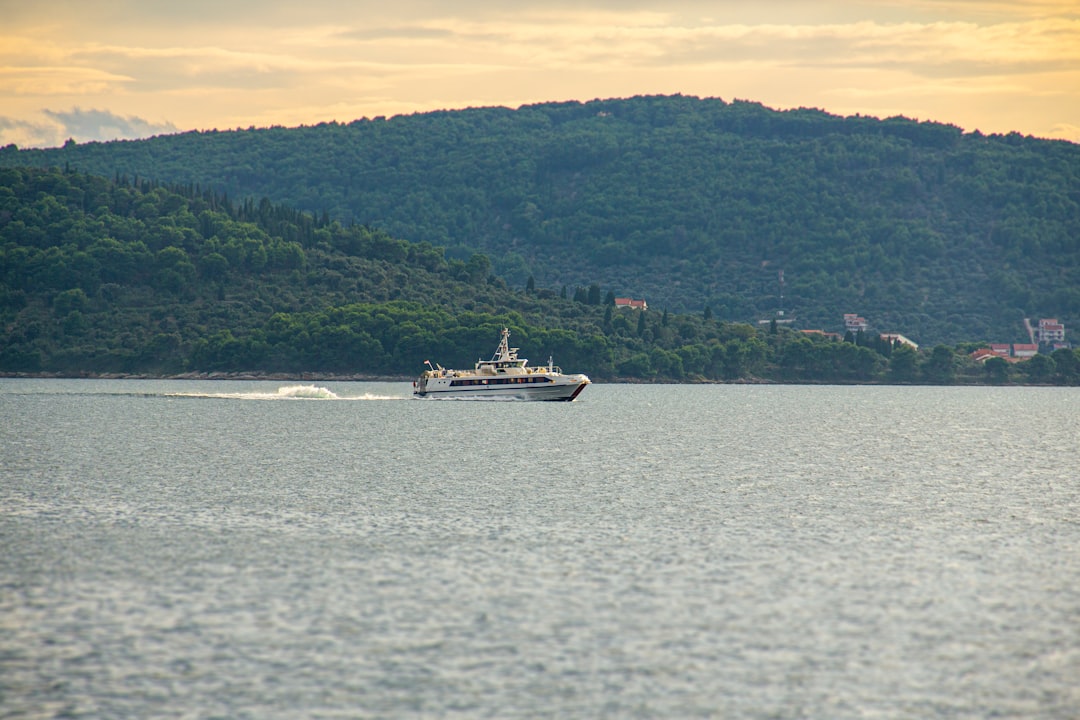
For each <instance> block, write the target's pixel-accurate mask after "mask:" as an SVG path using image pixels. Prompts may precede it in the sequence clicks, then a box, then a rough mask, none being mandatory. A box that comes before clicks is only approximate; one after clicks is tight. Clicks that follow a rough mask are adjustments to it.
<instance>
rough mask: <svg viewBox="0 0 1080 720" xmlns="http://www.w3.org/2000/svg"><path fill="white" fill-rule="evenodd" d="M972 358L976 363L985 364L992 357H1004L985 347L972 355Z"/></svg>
mask: <svg viewBox="0 0 1080 720" xmlns="http://www.w3.org/2000/svg"><path fill="white" fill-rule="evenodd" d="M970 357H971V359H972V360H974V361H975V362H981V363H984V362H986V361H987V360H989V359H990V358H992V357H1002V356H1001V355H999V354H998V353H996V352H994V351H993V350H991V349H990V348H986V347H984V348H979V349H978V350H976V351H975V352H973V353H971V355H970Z"/></svg>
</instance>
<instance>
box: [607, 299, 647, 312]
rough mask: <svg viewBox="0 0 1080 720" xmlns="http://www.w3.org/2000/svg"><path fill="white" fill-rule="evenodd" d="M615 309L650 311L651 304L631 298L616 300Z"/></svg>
mask: <svg viewBox="0 0 1080 720" xmlns="http://www.w3.org/2000/svg"><path fill="white" fill-rule="evenodd" d="M615 307H628V308H631V309H633V310H648V309H649V304H648V303H647V302H645V301H644V300H633V299H631V298H615Z"/></svg>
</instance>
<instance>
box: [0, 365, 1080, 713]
mask: <svg viewBox="0 0 1080 720" xmlns="http://www.w3.org/2000/svg"><path fill="white" fill-rule="evenodd" d="M409 391H410V388H409V386H408V385H407V384H405V383H401V384H381V383H332V384H325V383H322V384H315V385H301V384H289V383H239V382H237V383H229V382H192V381H188V382H182V381H170V382H158V381H91V380H81V381H79V380H76V381H66V380H0V549H2V552H0V717H5V718H6V717H87V718H91V717H92V718H99V717H108V718H148V717H178V718H180V717H183V718H188V717H191V718H195V717H252V718H296V717H364V718H375V717H385V718H400V717H456V718H477V717H498V718H514V717H553V716H554V717H567V718H577V717H581V718H596V717H612V718H621V717H643V718H645V717H648V718H651V717H660V718H676V717H724V718H743V717H745V718H804V717H805V718H854V717H859V718H866V717H871V718H873V717H881V718H927V717H948V718H986V717H1017V718H1021V717H1022V718H1076V717H1080V480H1078V477H1080V467H1078V463H1077V458H1078V453H1077V446H1078V443H1080V389H1075V388H1071V389H1070V388H1065V389H1061V388H978V389H973V388H890V387H776V386H760V387H759V386H753V387H751V386H637V385H632V386H626V385H593V386H591V387H589V388H588V389H587V390H586V391H585V392H584V393H583V394H582V396H581V398H580V399H579V400H578V401H577V402H574V403H569V404H567V403H555V404H546V403H523V402H453V401H442V402H438V401H423V400H412V399H410V398H409V397H408V396H409Z"/></svg>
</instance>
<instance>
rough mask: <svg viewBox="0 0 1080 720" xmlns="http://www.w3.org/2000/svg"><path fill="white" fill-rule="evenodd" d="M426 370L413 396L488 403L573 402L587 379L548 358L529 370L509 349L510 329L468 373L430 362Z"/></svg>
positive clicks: (506, 329)
mask: <svg viewBox="0 0 1080 720" xmlns="http://www.w3.org/2000/svg"><path fill="white" fill-rule="evenodd" d="M424 364H425V365H427V366H428V369H427V370H425V371H424V373H423V374H422V375H421V376H420V377H419V378H418V379H417V380H416V381H415V382H414V383H413V395H415V396H416V397H419V398H454V399H461V398H466V399H471V398H475V399H478V400H492V399H506V400H562V401H565V402H569V401H572V400H574V399H575V398H576V397H577V396H578V395H580V394H581V391H582V390H584V389H585V386H586V385H588V384H589V382H590V380H589V376H588V375H582V374H580V373H577V374H569V375H567V374H563V371H562V369H561V368H559V367H556V366H555V365H554V363H553V362H552V359H551V358H548V364H547V365H546V366H543V365H542V366H539V367H530V366H529V361H528V360H526V359H525V358H519V357H518V348H512V347H510V330H509V328H503V330H502V340H500V342H499V347H498V348H497V349H496V350H495V354H494V355H492V357H491V359H490V360H477V361H476V366H475V367H474V368H473V369H472V370H449V369H447V368H444V367H443V366H442V365H439V364H438V363H436V364H434V365H432V364H431V361H430V360H425V361H424Z"/></svg>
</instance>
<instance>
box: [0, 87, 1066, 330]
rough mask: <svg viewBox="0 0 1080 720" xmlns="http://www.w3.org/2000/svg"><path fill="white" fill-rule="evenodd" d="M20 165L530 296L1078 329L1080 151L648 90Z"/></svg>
mask: <svg viewBox="0 0 1080 720" xmlns="http://www.w3.org/2000/svg"><path fill="white" fill-rule="evenodd" d="M0 164H5V165H33V166H55V167H71V168H78V169H81V170H84V171H88V172H93V173H97V174H101V175H104V176H106V177H110V178H125V177H126V178H132V179H134V178H152V179H154V180H158V181H166V182H171V183H181V184H184V185H188V186H191V187H196V188H201V189H202V190H212V191H215V192H218V193H225V194H227V195H228V197H230V198H232V199H233V200H235V201H239V200H241V199H243V198H247V197H256V198H259V197H263V196H265V197H268V198H269V199H270V201H271V202H273V203H285V204H289V205H292V206H295V207H298V208H300V209H303V210H307V211H311V212H314V213H316V214H317V215H318V216H319V217H324V213H325V217H324V219H325V220H334V219H337V220H341V221H342V222H344V223H346V224H348V223H350V222H356V223H360V224H365V225H370V226H373V227H378V228H382V229H384V230H386V231H387V232H388V233H389V234H390V235H391V236H393V237H399V238H405V239H408V240H410V241H413V242H428V243H430V244H432V245H435V246H442V247H445V248H446V251H447V255H448V256H450V257H451V258H457V259H460V260H466V259H467V258H469V257H470V256H471V255H472V254H473V253H474V252H483V253H485V254H487V255H488V256H489V257H490V258H491V259H492V261H493V263H494V270H495V272H496V273H497V274H499V275H501V276H503V277H505V278H506V279H507V281H508V282H509V283H510V285H511V286H516V287H523V286H524V284H525V283H526V281H527V279H528V278H529V276H533V277H534V278H535V282H536V283H537V284H538V285H540V286H546V287H558V286H561V285H568V286H571V287H573V286H575V285H581V286H587V285H590V284H593V283H597V284H600V285H601V286H603V287H606V288H607V287H610V288H614V289H615V292H616V293H617V294H620V295H630V296H634V297H644V298H645V299H646V300H648V302H649V304H650V306H651V307H654V308H667V309H669V310H671V311H673V312H674V311H684V310H685V311H693V312H699V311H702V310H703V309H705V308H706V307H707V308H708V309H709V311H710V312H711V313H712V314H714V315H715V316H716V317H718V318H722V319H729V320H739V321H754V320H756V319H760V318H763V317H769V316H771V315H773V314H775V312H776V311H777V310H780V309H783V310H784V311H785V313H786V316H787V317H789V318H790V317H792V316H793V317H794V318H795V319H796V326H797V327H805V328H824V329H826V330H837V329H839V327H838V326H839V323H840V317H841V315H842V314H843V313H845V312H856V313H859V314H860V315H863V316H864V317H866V318H867V319H868V320H869V321H870V324H871V328H872V329H874V330H879V331H894V332H901V333H903V334H905V335H907V336H909V337H912V338H914V339H916V340H917V341H919V342H921V343H923V344H932V343H937V342H942V341H944V342H950V343H955V342H959V341H963V340H975V339H986V340H997V341H1002V342H1005V341H1023V340H1026V336H1025V335H1024V332H1023V324H1022V318H1023V317H1025V316H1044V317H1045V316H1056V317H1059V318H1061V319H1063V320H1064V321H1065V322H1066V323H1067V324H1075V323H1080V146H1077V145H1074V144H1070V143H1065V142H1052V141H1044V140H1036V139H1032V138H1027V137H1022V136H1020V135H1018V134H1010V135H1007V136H983V135H981V134H978V133H963V132H962V131H961V130H960V129H959V128H956V127H953V126H948V125H941V124H935V123H926V122H915V121H911V120H906V119H903V118H891V119H887V120H879V119H874V118H868V117H847V118H844V117H837V116H833V115H829V114H827V113H824V112H821V111H817V110H794V111H786V112H777V111H773V110H770V109H768V108H765V107H763V106H761V105H759V104H756V103H750V102H740V101H736V102H732V103H727V102H724V101H721V100H719V99H697V98H692V97H684V96H673V97H637V98H632V99H622V100H603V101H593V102H589V103H576V102H571V103H552V104H541V105H533V106H526V107H522V108H519V109H517V110H510V109H505V108H485V109H470V110H461V111H448V112H434V113H426V114H419V115H413V116H402V117H395V118H391V119H382V118H377V119H374V120H359V121H356V122H353V123H350V124H346V125H341V124H335V123H331V124H323V125H318V126H314V127H302V128H295V129H285V128H270V129H262V130H256V129H249V130H238V131H232V132H201V133H199V132H193V133H186V134H180V135H174V136H163V137H158V138H152V139H149V140H142V141H126V142H113V143H90V144H85V145H79V144H75V143H69V144H68V145H66V146H65V147H63V148H57V149H52V150H27V151H19V150H17V149H16V148H14V147H11V146H9V147H7V148H5V149H2V150H0ZM780 270H783V271H784V279H785V286H784V288H783V290H784V293H783V303H782V305H781V303H780V300H779V297H778V296H779V291H780V287H779V283H778V273H779V271H780Z"/></svg>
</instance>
